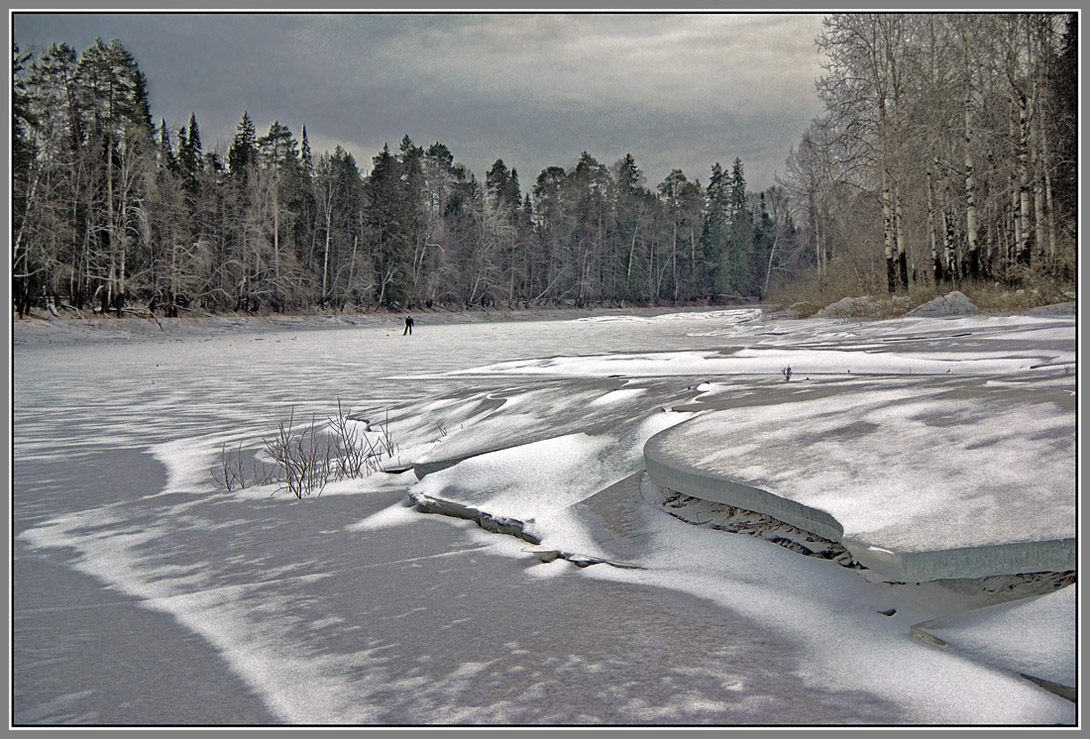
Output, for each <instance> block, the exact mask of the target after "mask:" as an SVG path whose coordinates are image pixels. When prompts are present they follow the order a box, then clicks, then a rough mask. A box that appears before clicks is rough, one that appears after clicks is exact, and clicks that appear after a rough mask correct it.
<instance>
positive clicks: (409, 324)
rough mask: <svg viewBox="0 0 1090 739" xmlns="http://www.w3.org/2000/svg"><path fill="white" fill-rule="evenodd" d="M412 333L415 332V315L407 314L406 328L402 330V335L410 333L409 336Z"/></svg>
mask: <svg viewBox="0 0 1090 739" xmlns="http://www.w3.org/2000/svg"><path fill="white" fill-rule="evenodd" d="M412 333H413V317H412V316H405V330H404V331H402V332H401V335H402V336H405V335H406V334H408V335H409V336H412Z"/></svg>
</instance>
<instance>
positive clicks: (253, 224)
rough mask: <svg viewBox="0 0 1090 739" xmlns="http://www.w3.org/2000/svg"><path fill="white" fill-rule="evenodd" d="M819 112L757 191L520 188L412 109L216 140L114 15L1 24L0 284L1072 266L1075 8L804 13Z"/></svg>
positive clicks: (411, 280)
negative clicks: (353, 148) (171, 118)
mask: <svg viewBox="0 0 1090 739" xmlns="http://www.w3.org/2000/svg"><path fill="white" fill-rule="evenodd" d="M816 42H817V44H818V46H819V47H820V48H821V49H822V51H823V52H824V53H825V55H826V63H825V65H824V74H823V75H822V76H821V77H820V78H819V79H818V80H816V81H815V84H816V88H817V92H818V94H819V96H820V98H821V100H822V102H823V104H824V106H825V112H824V113H823V114H822V115H821V116H819V117H818V118H817V119H815V120H814V121H813V122H812V123H811V124H810V126H809V128H808V129H807V130H806V131H804V132H803V133H802V136H801V139H800V141H799V143H798V144H797V145H796V146H794V147H792V148H791V151H790V152H789V153H788V154H787V156H786V158H785V170H784V174H783V175H782V176H780V177H778V178H777V182H776V184H775V185H773V186H772V187H769V188H767V189H765V190H763V191H761V192H750V191H748V189H747V187H746V181H745V173H744V164H743V162H742V160H741V159H739V158H736V159H735V160H734V161H733V162H732V163H730V165H729V166H728V167H724V166H722V165H721V164H720V163H718V162H716V163H714V164H712V165H711V167H710V177H709V179H708V184H707V185H706V186H705V185H701V184H700V180H699V179H690V178H689V176H687V175H686V174H685V173H684V172H682V171H681V170H680V169H674V170H673V171H671V172H670V174H669V175H668V176H667V177H666V178H665V179H664V180H663V182H661V183H658V184H657V185H656V186H654V187H653V188H651V187H648V186H647V185H646V183H645V177H644V175H643V173H642V172H641V170H640V168H639V166H638V164H637V162H636V161H635V159H634V158H633V156H632V155H631V154H628V155H626V156H625V157H623V158H622V159H620V160H619V161H617V162H615V163H614V164H613V165H612V166H607V165H606V164H603V163H600V162H599V161H598V160H597V159H595V158H594V157H593V156H592V155H591V154H590V153H588V152H586V151H584V152H583V153H582V155H581V156H580V157H579V159H578V162H577V164H575V166H574V167H571V168H570V169H565V168H563V167H560V166H549V167H546V168H545V169H543V170H542V171H541V172H540V173H539V174H538V175H537V177H536V179H535V180H534V182H533V183H532V186H531V187H530V188H529V190H528V191H525V192H524V191H523V187H522V184H521V183H520V181H519V177H518V173H517V172H516V171H515V170H513V169H509V168H508V167H507V166H506V165H505V164H504V162H503V161H502V160H501V159H497V160H496V161H495V163H494V164H493V165H492V167H491V168H490V169H489V170H488V172H487V173H486V174H485V177H484V182H483V183H482V182H480V181H479V180H478V179H477V177H476V176H475V175H474V174H473V173H472V172H469V171H467V169H466V168H465V167H464V166H463V165H461V164H459V163H457V162H456V161H455V158H454V155H453V154H452V152H451V151H450V150H449V149H448V147H447V146H446V145H444V144H442V143H440V142H438V141H436V142H434V143H432V144H430V145H428V146H427V147H422V146H419V145H417V144H415V143H414V142H413V141H412V139H411V138H410V137H409V135H408V134H406V135H405V136H404V137H403V138H402V140H401V141H400V143H399V145H398V147H397V149H396V151H392V150H391V149H390V147H389V145H387V146H385V147H384V148H383V149H382V150H381V151H380V152H378V153H377V154H375V155H374V156H373V157H372V161H371V163H370V164H371V166H370V169H369V171H367V172H366V173H364V172H362V171H361V169H360V167H359V165H358V164H357V162H356V161H355V159H354V157H353V156H352V155H351V154H349V153H347V152H346V151H344V150H343V149H342V148H341V147H339V146H337V147H336V148H335V149H334V151H332V152H328V151H327V152H322V153H320V154H318V155H315V154H314V153H313V152H312V151H311V149H310V145H309V142H308V138H307V133H306V128H305V127H303V128H302V129H301V131H300V138H299V139H296V138H295V135H294V134H293V133H292V132H291V131H290V130H289V129H288V128H287V127H285V126H283V125H281V124H280V123H279V122H274V123H273V124H272V125H271V126H270V127H269V130H268V132H267V133H265V134H264V135H262V136H258V134H257V131H256V130H255V127H254V124H253V122H252V120H251V119H250V118H249V115H248V113H247V112H245V111H243V113H242V117H241V119H240V121H239V123H238V126H237V128H236V132H235V135H234V138H233V139H232V141H231V143H230V145H229V147H228V148H227V150H226V151H222V150H214V151H205V150H204V149H203V148H202V145H201V140H200V131H199V127H198V123H197V117H196V114H195V113H194V114H191V115H190V118H189V122H188V124H187V125H184V126H181V127H179V128H177V129H176V130H171V129H169V128H168V127H167V125H166V123H165V121H162V120H161V121H160V123H159V124H158V125H155V124H153V118H152V114H151V110H150V107H149V103H148V81H147V79H146V78H145V76H144V74H143V73H142V72H141V71H140V69H139V66H138V64H137V62H136V60H135V59H134V58H133V57H132V55H131V54H130V53H129V52H128V51H127V50H126V49H125V48H124V46H123V45H122V44H121V42H120V41H118V40H116V39H114V40H111V41H110V42H108V43H107V42H103V41H102V40H101V39H98V40H96V41H95V42H94V44H93V45H91V46H90V47H88V48H87V49H85V50H84V51H83V52H82V53H78V54H77V53H76V51H75V50H74V49H72V48H71V47H69V46H68V45H67V44H64V43H55V44H53V45H52V46H51V47H50V48H49V49H48V50H47V51H45V52H43V53H41V54H40V55H37V56H36V55H33V54H21V53H20V52H19V50H18V48H17V47H14V48H13V88H12V116H13V119H12V122H13V125H12V189H13V192H12V214H13V218H12V260H13V261H12V265H13V273H12V276H13V299H14V308H15V310H16V312H17V313H18V314H20V315H25V314H26V313H27V312H28V311H29V310H30V309H31V308H33V307H41V306H44V305H46V304H54V305H57V306H68V307H71V308H74V309H76V310H83V309H85V308H90V309H92V310H95V311H102V312H111V311H115V312H117V313H119V314H121V313H122V312H124V311H135V312H147V311H151V312H156V313H162V314H164V315H170V316H175V315H179V313H180V312H184V311H191V310H203V311H209V312H226V311H248V312H262V311H275V312H280V311H293V310H312V309H334V310H343V309H346V308H348V307H350V306H351V307H352V308H354V309H356V310H374V309H394V310H402V309H409V308H418V307H448V308H468V307H477V306H484V307H509V308H515V307H525V306H531V305H577V306H587V305H601V304H607V303H633V304H663V303H667V304H675V305H678V304H685V303H694V302H700V303H707V304H721V303H729V302H753V301H761V300H767V299H769V298H770V296H775V297H777V298H778V299H781V300H786V299H790V298H791V296H796V297H797V296H799V295H803V294H817V295H820V296H821V297H823V298H838V297H845V296H847V295H853V294H854V295H874V294H882V293H885V294H887V295H895V294H904V293H907V292H908V291H910V290H916V289H925V290H926V289H935V288H946V287H950V288H953V287H956V286H958V285H960V284H962V283H968V282H970V281H987V282H994V283H996V284H1000V285H1003V286H1006V287H1009V288H1018V287H1022V286H1038V287H1039V286H1053V287H1054V286H1057V285H1061V284H1070V283H1071V281H1072V280H1073V279H1074V276H1075V274H1076V268H1077V246H1076V245H1077V232H1076V227H1077V220H1078V218H1077V216H1078V162H1077V152H1078V40H1077V17H1076V16H1075V15H1074V14H1051V13H1021V14H1012V13H1005V14H988V13H957V14H934V13H931V14H898V13H846V14H837V15H830V16H828V17H826V18H825V20H824V25H823V31H822V33H821V35H820V36H819V38H818V39H817V40H816Z"/></svg>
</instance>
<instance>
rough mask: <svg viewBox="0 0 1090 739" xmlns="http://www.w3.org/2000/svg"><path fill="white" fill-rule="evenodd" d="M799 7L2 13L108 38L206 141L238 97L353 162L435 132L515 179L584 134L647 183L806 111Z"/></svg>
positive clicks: (754, 172) (775, 149) (35, 29)
mask: <svg viewBox="0 0 1090 739" xmlns="http://www.w3.org/2000/svg"><path fill="white" fill-rule="evenodd" d="M820 24H821V19H820V16H817V15H807V14H771V13H770V14H749V15H739V14H730V13H721V14H705V15H701V14H663V13H612V14H567V15H565V14H551V13H550V14H519V13H475V14H415V13H414V14H375V13H365V14H298V13H295V14H289V13H232V14H196V13H192V14H185V13H183V14H157V13H107V14H96V13H16V14H14V15H13V31H14V40H15V41H16V43H18V44H19V45H20V47H21V48H22V49H24V50H28V49H30V48H32V47H37V48H39V49H40V48H44V47H47V46H48V45H49V44H50V43H53V42H62V41H63V42H67V43H68V44H69V45H71V46H73V47H74V48H75V49H76V50H77V51H82V50H83V49H85V48H86V47H87V46H89V45H90V44H91V43H92V42H93V41H94V39H95V38H96V37H101V38H103V39H104V40H108V39H110V38H117V39H119V40H120V41H121V42H122V44H124V45H125V47H126V48H127V49H128V50H129V51H130V52H132V53H133V55H134V56H135V57H136V60H137V62H138V63H139V64H140V67H141V69H142V70H143V71H144V72H145V74H146V75H147V76H148V79H149V86H150V90H151V103H152V108H153V115H154V116H155V118H156V120H158V119H159V118H163V119H165V120H166V121H167V123H168V125H171V126H177V125H181V124H183V123H184V122H185V121H186V120H188V117H189V114H190V113H191V112H192V113H195V114H196V116H197V120H198V123H199V124H200V126H201V135H202V141H203V142H204V145H205V148H206V149H208V148H212V147H214V146H216V145H217V144H219V145H221V146H226V144H227V143H228V142H229V141H230V138H231V136H232V135H233V133H234V129H235V125H236V124H237V122H238V120H239V118H240V117H241V115H242V113H243V111H244V110H245V111H248V112H249V114H250V116H251V118H253V120H254V122H255V124H256V125H257V126H258V131H259V133H263V132H264V130H265V129H267V127H268V125H269V124H270V123H272V121H273V120H279V121H280V122H281V123H283V124H285V125H287V126H289V127H290V128H291V129H292V130H293V131H294V132H295V133H296V135H297V136H298V135H299V131H300V128H301V127H302V126H303V125H305V126H306V128H307V132H308V136H309V137H310V141H311V146H312V148H313V149H315V151H316V152H320V151H323V150H326V149H332V148H333V147H334V146H336V145H338V144H339V145H341V146H343V147H344V148H345V149H347V150H349V151H351V152H352V153H353V154H354V155H355V156H356V159H357V161H358V162H359V163H360V165H361V168H363V169H365V170H366V169H367V168H368V166H369V165H370V160H371V157H372V156H373V155H374V154H375V153H376V152H377V151H378V150H379V149H381V147H382V146H383V144H384V143H387V142H388V143H389V144H390V145H391V146H392V147H394V146H396V145H397V143H398V142H399V141H400V139H401V137H402V135H404V134H408V135H409V136H410V137H411V138H412V139H413V140H414V141H416V142H417V143H419V144H427V143H430V142H432V141H436V140H438V141H442V142H443V143H445V144H446V145H447V146H448V147H449V148H450V149H451V151H452V152H453V153H454V155H455V157H456V159H458V160H459V161H461V162H463V163H465V164H466V165H467V166H468V167H469V168H470V169H471V170H472V171H473V172H474V173H476V174H477V176H478V177H483V174H484V172H485V171H486V170H487V169H488V167H489V166H490V165H491V163H492V162H493V161H494V160H495V159H496V158H502V159H503V160H504V161H505V162H506V163H508V166H512V167H515V168H516V169H518V171H519V173H520V177H521V181H522V183H523V186H524V189H525V188H526V187H527V185H528V184H529V183H532V181H533V180H534V179H536V176H537V174H538V172H540V170H541V169H542V168H544V167H545V166H548V165H552V164H557V165H560V166H564V167H568V166H571V165H572V164H574V163H575V161H576V160H577V159H578V157H579V155H580V153H581V152H582V151H584V150H585V151H588V152H589V153H591V154H592V155H594V156H595V157H596V158H597V159H598V160H599V161H601V162H603V163H605V164H612V163H613V162H614V161H615V160H616V159H619V158H620V157H622V156H623V155H624V154H625V153H628V152H631V153H632V154H633V155H634V156H635V158H636V161H637V162H638V163H639V164H640V165H641V167H642V168H643V169H644V170H645V172H646V173H647V177H648V183H649V184H651V185H654V184H656V183H657V182H659V181H661V180H662V178H664V177H665V176H666V174H668V173H669V171H670V170H671V169H675V168H677V169H682V170H683V171H685V173H686V174H687V175H688V176H689V177H690V179H700V180H701V181H702V182H706V181H707V177H708V173H709V172H710V169H711V165H712V164H713V163H714V162H717V161H718V162H720V163H722V164H724V165H727V164H728V163H729V162H732V161H733V160H734V158H735V157H739V158H741V159H742V160H743V162H744V163H745V165H746V173H747V178H748V180H749V182H750V184H751V186H754V187H765V186H768V185H770V184H772V181H773V176H774V173H775V172H776V171H778V170H782V168H783V161H784V159H785V158H786V156H787V154H788V152H789V149H790V147H791V145H792V144H794V143H795V142H797V140H798V139H799V137H800V136H801V134H802V132H803V130H804V129H805V128H806V126H807V125H808V124H809V122H810V120H811V119H812V118H813V117H814V116H815V115H817V114H818V113H819V112H820V106H819V104H818V101H817V99H816V96H815V94H814V84H813V83H814V79H815V78H816V76H817V75H818V74H819V72H820V69H819V65H818V53H817V49H816V47H815V45H814V38H815V37H816V36H817V34H818V32H819V31H820Z"/></svg>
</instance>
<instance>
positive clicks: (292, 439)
mask: <svg viewBox="0 0 1090 739" xmlns="http://www.w3.org/2000/svg"><path fill="white" fill-rule="evenodd" d="M361 423H362V425H363V426H364V428H363V429H361ZM262 443H263V448H264V452H265V454H266V455H267V456H268V457H269V459H270V460H271V464H270V465H265V466H263V467H262V466H259V465H258V464H257V463H256V462H255V463H254V464H253V465H252V468H251V471H250V475H249V477H247V475H246V473H245V464H244V462H243V457H244V454H243V449H242V444H241V443H240V444H239V446H238V449H236V450H232V449H228V447H227V445H226V444H224V445H223V448H222V450H221V453H220V462H219V464H218V465H217V466H216V467H214V468H213V470H212V477H213V479H214V480H215V482H216V484H217V485H218V486H219V487H220V488H221V489H223V490H225V491H226V492H232V491H236V490H240V489H242V488H245V487H249V486H252V485H267V484H271V483H274V482H275V483H279V484H280V487H279V488H278V490H287V491H288V492H290V493H291V494H292V495H294V496H295V497H296V498H303V497H304V496H307V495H311V494H317V495H321V493H322V490H323V489H324V488H325V486H326V485H327V484H328V483H330V482H333V481H337V480H346V479H355V478H359V477H364V476H367V475H370V474H371V473H373V472H378V471H380V470H381V469H382V462H383V461H384V460H386V459H390V458H392V457H394V456H395V455H396V454H397V448H398V447H397V444H395V443H394V440H393V435H392V434H391V433H390V424H389V412H387V414H386V419H385V421H384V422H383V423H382V424H381V425H379V426H378V427H377V428H373V427H372V426H371V424H370V423H368V422H359V421H355V420H353V419H352V418H351V417H350V412H348V413H346V412H345V411H344V410H343V409H342V407H341V401H340V399H338V400H337V415H336V416H329V417H327V418H326V420H325V423H319V422H318V421H317V420H316V418H315V417H314V416H312V417H311V421H310V423H309V424H308V425H304V426H296V425H295V408H294V407H292V409H291V413H290V415H289V416H288V420H287V422H281V423H279V424H277V430H276V434H275V435H273V436H272V437H269V438H265V439H262Z"/></svg>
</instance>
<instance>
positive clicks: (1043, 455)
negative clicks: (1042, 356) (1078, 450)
mask: <svg viewBox="0 0 1090 739" xmlns="http://www.w3.org/2000/svg"><path fill="white" fill-rule="evenodd" d="M925 387H926V386H925V385H922V384H920V385H912V384H905V385H902V386H900V387H894V388H891V389H882V390H865V391H859V392H851V393H843V394H836V395H831V396H828V397H809V398H808V397H807V396H798V398H799V399H794V400H793V399H792V398H791V397H789V396H785V398H784V399H783V400H784V401H785V402H779V403H776V404H772V405H754V406H751V407H746V406H744V405H743V406H741V407H735V408H731V409H730V410H724V411H715V412H710V413H706V414H704V415H701V416H698V417H696V418H693V419H692V420H689V421H687V422H685V423H682V424H680V425H678V426H675V427H673V428H670V429H667V430H665V431H663V432H661V433H659V434H657V435H656V436H654V437H652V438H651V439H650V440H649V441H648V443H647V444H646V445H645V447H644V461H645V465H646V467H647V470H648V473H649V474H650V476H651V478H652V480H654V482H655V483H656V484H658V485H660V486H662V487H668V488H671V489H673V490H677V491H679V492H682V493H684V494H686V495H691V496H694V497H698V498H704V499H707V500H712V501H716V502H720V503H726V504H729V505H733V506H737V507H740V508H745V509H747V510H753V511H757V512H759V513H764V514H766V515H769V516H772V517H774V518H777V519H779V520H782V521H784V522H785V523H789V524H791V525H793V526H797V527H798V528H801V529H804V530H806V531H810V532H812V533H814V534H817V535H819V536H822V537H824V538H827V539H830V540H832V541H836V542H839V543H841V544H842V545H843V546H844V547H845V548H846V549H848V551H849V552H850V553H851V554H852V556H853V557H854V558H855V559H856V561H857V562H859V563H860V564H862V565H864V566H865V567H868V568H870V569H872V570H874V571H876V572H878V573H880V574H881V575H882V576H883V577H885V578H887V579H890V580H896V581H924V580H938V579H956V578H978V577H986V576H990V575H1002V574H1020V573H1026V572H1065V571H1070V570H1075V569H1077V558H1076V557H1077V553H1076V538H1075V537H1076V534H1075V532H1076V520H1075V500H1076V480H1075V472H1076V456H1075V415H1074V409H1073V405H1072V404H1071V403H1069V402H1067V400H1066V399H1065V398H1064V396H1063V395H1062V394H1057V393H1056V392H1055V389H1042V390H1040V391H1039V392H1037V391H1034V390H1033V389H1032V388H1023V389H1020V390H1018V391H1017V392H1014V391H1011V390H1010V389H1009V388H1004V387H994V388H993V387H990V386H988V385H974V386H971V387H970V386H966V387H965V388H955V389H949V388H946V389H942V390H931V391H927V390H925Z"/></svg>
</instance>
